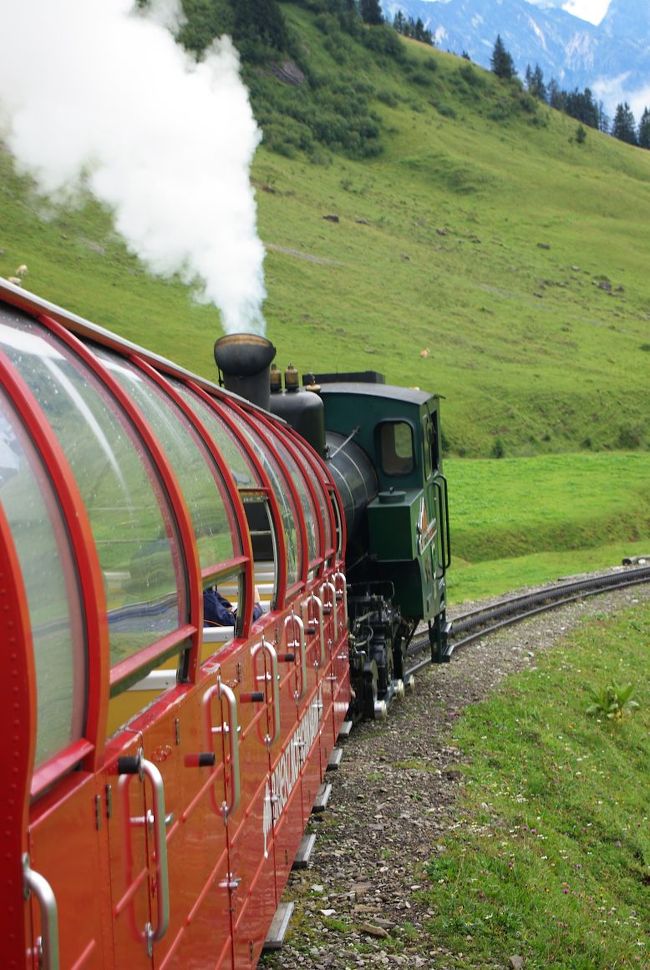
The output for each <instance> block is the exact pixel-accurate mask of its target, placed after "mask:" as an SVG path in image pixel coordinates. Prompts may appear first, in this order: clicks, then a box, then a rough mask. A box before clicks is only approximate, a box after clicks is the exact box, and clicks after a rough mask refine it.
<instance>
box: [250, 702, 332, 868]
mask: <svg viewBox="0 0 650 970" xmlns="http://www.w3.org/2000/svg"><path fill="white" fill-rule="evenodd" d="M322 714H323V690H322V687H321V686H320V685H319V687H318V693H317V694H316V697H315V698H314V700H313V701H312V703H311V704H310V705H309V707H308V708H307V710H306V711H305V713H304V714H303V716H302V717H301V718H300V721H299V722H298V724H297V726H296V728H295V730H294V732H293V734H292V735H291V737H290V739H289V743H288V744H287V746H286V747H285V749H284V751H283V752H282V755H281V756H280V760H279V761H278V763H277V765H276V766H275V768H274V769H273V772H272V774H271V780H270V782H267V783H266V794H265V796H264V814H263V817H262V829H263V832H264V858H268V854H269V853H268V844H269V843H268V838H269V835H270V834H271V830H272V828H273V823H274V822H277V821H278V819H279V818H280V816H281V815H282V812H283V811H284V809H285V808H286V805H287V802H288V801H289V798H290V796H291V792H292V791H293V789H294V788H295V786H296V783H297V781H298V778H299V776H300V770H301V768H302V766H303V765H304V763H305V761H306V759H307V755H308V754H309V751H310V749H311V747H312V745H313V743H314V741H315V740H316V738H317V737H318V731H319V726H320V722H321V718H322Z"/></svg>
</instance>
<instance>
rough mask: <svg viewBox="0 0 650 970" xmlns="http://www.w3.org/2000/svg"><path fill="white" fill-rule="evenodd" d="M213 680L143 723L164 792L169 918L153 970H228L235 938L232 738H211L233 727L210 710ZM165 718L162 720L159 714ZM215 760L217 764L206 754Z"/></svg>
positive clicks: (217, 707)
mask: <svg viewBox="0 0 650 970" xmlns="http://www.w3.org/2000/svg"><path fill="white" fill-rule="evenodd" d="M214 683H215V678H214V677H211V678H210V679H207V678H206V679H204V680H203V681H202V682H201V683H200V684H197V685H195V686H193V687H192V688H191V689H186V688H178V689H177V691H176V692H175V695H174V696H172V698H171V700H168V701H166V702H165V701H164V700H161V702H160V703H159V704H158V705H156V708H154V709H152V711H151V712H149V713H147V714H145V715H144V716H143V717H142V718H141V719H140V726H141V727H142V734H143V739H144V750H145V755H146V757H148V758H149V759H151V760H152V761H153V762H154V763H155V764H156V765H157V767H158V768H159V770H160V772H161V774H162V777H163V780H164V786H165V809H166V812H167V813H168V816H169V825H168V827H167V836H166V837H167V860H168V861H167V864H168V872H169V892H170V919H169V928H168V930H167V932H166V934H165V935H164V937H163V938H162V939H161V940H160V941H159V942H156V943H155V944H154V946H153V957H154V966H156V967H162V968H165V970H172V968H173V970H186V968H187V967H191V966H210V967H230V966H231V964H232V937H231V919H230V900H229V893H228V889H227V888H226V884H227V881H228V871H229V860H228V846H227V839H226V827H225V825H224V820H223V815H222V806H223V803H224V801H225V799H226V796H227V791H226V766H225V765H226V753H225V748H226V747H227V740H228V739H227V737H226V735H225V733H224V732H223V731H221V732H220V733H219V734H212V733H210V731H209V729H208V717H210V718H212V719H213V720H214V722H215V726H216V727H219V728H222V727H223V724H224V723H225V724H227V723H228V719H227V717H224V716H223V712H222V710H221V707H222V705H221V704H220V703H219V702H218V701H214V702H213V703H210V701H209V698H206V695H209V692H210V690H211V688H212V686H213V684H214ZM159 712H160V713H159ZM209 753H214V756H215V757H214V764H213V765H209V764H205V763H204V762H206V761H208V760H209V758H206V755H208V754H209Z"/></svg>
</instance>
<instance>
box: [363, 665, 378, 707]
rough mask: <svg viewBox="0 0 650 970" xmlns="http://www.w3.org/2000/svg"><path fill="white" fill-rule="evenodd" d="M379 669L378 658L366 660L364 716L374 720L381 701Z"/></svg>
mask: <svg viewBox="0 0 650 970" xmlns="http://www.w3.org/2000/svg"><path fill="white" fill-rule="evenodd" d="M378 684H379V671H378V669H377V661H376V660H366V663H365V666H364V668H363V698H362V701H361V706H362V710H363V713H362V717H364V718H367V719H369V720H372V719H373V718H374V717H375V716H376V713H375V712H376V710H377V707H378V705H380V704H381V702H380V701H379V699H378Z"/></svg>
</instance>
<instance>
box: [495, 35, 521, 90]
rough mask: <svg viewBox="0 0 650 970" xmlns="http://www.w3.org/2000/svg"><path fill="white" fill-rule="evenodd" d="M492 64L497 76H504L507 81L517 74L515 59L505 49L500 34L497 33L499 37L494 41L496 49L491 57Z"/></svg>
mask: <svg viewBox="0 0 650 970" xmlns="http://www.w3.org/2000/svg"><path fill="white" fill-rule="evenodd" d="M490 66H491V68H492V70H493V71H494V73H495V74H496V76H497V77H500V78H503V79H504V80H507V81H509V80H510V79H511V78H513V77H515V76H516V74H517V72H516V70H515V65H514V61H513V60H512V57H511V56H510V54H509V53H508V51H507V50H506V49H505V47H504V44H503V41H502V40H501V35H500V34H497V39H496V41H495V43H494V50H493V51H492V57H491V58H490Z"/></svg>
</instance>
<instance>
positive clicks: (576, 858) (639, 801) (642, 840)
mask: <svg viewBox="0 0 650 970" xmlns="http://www.w3.org/2000/svg"><path fill="white" fill-rule="evenodd" d="M649 640H650V607H649V606H647V605H646V606H645V607H644V608H643V609H638V610H636V611H634V612H626V613H622V614H619V615H618V616H612V617H610V618H605V617H601V618H597V619H596V620H594V621H592V622H591V623H590V624H588V625H586V626H585V627H584V628H582V629H581V630H580V631H579V632H578V633H576V634H574V635H572V636H571V638H570V639H569V640H568V641H567V643H566V646H565V648H564V649H556V650H554V651H553V652H550V653H548V654H547V655H542V656H540V657H539V658H538V665H537V667H536V668H534V669H532V670H530V671H527V672H526V673H524V674H521V675H518V676H516V677H513V678H511V679H510V680H508V681H507V682H506V684H505V686H504V687H503V688H502V690H501V691H500V692H499V693H498V694H496V695H494V696H493V697H492V698H491V699H490V700H488V701H486V702H484V703H482V704H479V705H476V706H473V707H471V708H469V709H467V711H466V712H465V714H464V715H463V717H462V718H461V719H460V721H459V722H458V725H457V728H456V732H455V736H454V740H455V743H456V744H458V746H459V747H460V748H461V750H462V751H463V752H465V754H466V755H467V757H468V758H470V759H471V760H470V762H469V764H468V765H467V766H466V767H465V775H466V784H465V788H464V796H463V801H462V803H461V806H460V811H461V813H462V824H461V825H460V826H459V827H458V828H457V829H456V830H455V831H454V832H453V833H452V834H451V835H450V836H449V837H448V838H447V839H446V841H445V842H444V843H443V845H442V847H441V851H440V852H439V854H438V855H437V857H436V858H434V859H433V860H432V861H431V862H430V864H429V867H428V874H429V877H430V880H431V889H430V890H428V891H427V897H428V900H427V901H428V903H429V905H430V907H431V909H432V910H433V911H434V913H435V915H434V917H433V918H432V919H431V922H430V925H429V932H430V934H431V936H432V937H434V938H435V939H437V940H440V939H444V941H445V945H446V946H448V947H449V949H451V950H452V951H454V952H455V953H456V954H457V957H456V958H455V961H454V963H453V964H450V965H451V966H455V967H458V968H465V967H467V968H470V967H480V966H484V965H485V964H486V963H487V962H490V963H491V964H492V963H493V962H499V961H501V962H502V963H503V965H505V963H506V962H507V958H508V956H509V955H513V954H518V955H521V956H523V957H524V958H525V966H526V967H527V968H529V970H533V968H535V970H542V968H544V970H546V968H549V967H553V968H556V970H605V968H608V970H609V968H612V967H637V966H648V957H649V950H650V935H649V934H648V926H649V925H650V897H649V895H648V885H649V884H650V828H649V821H650V820H649V816H648V804H649V803H650V775H649V774H648V771H647V765H648V759H649V758H650V730H649V729H650V703H649V701H650V672H649V670H648V664H647V659H648V642H649ZM628 681H629V682H632V683H633V684H634V686H635V696H636V698H637V699H638V700H639V702H640V709H639V710H638V711H637V712H636V713H635V714H634V716H631V717H629V718H626V719H624V720H623V721H622V722H620V723H612V722H610V721H607V720H602V719H598V718H595V717H588V716H587V714H586V708H587V707H588V705H589V696H588V694H587V687H593V688H596V689H598V688H602V687H604V686H606V685H607V684H609V683H612V682H616V683H626V682H628Z"/></svg>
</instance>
